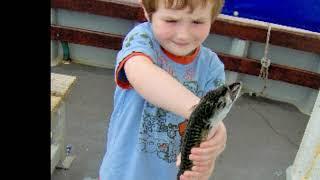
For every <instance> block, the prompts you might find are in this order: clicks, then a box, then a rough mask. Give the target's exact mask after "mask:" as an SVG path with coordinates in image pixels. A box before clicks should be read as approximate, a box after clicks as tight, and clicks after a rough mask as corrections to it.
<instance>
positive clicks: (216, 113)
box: [177, 82, 242, 180]
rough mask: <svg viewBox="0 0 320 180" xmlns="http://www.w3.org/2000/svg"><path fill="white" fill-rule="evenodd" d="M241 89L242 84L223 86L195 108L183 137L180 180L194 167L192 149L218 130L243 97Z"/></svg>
mask: <svg viewBox="0 0 320 180" xmlns="http://www.w3.org/2000/svg"><path fill="white" fill-rule="evenodd" d="M241 88H242V83H241V82H234V83H232V84H229V85H226V84H225V85H222V86H220V87H218V88H216V89H214V90H211V91H209V92H207V93H206V94H205V95H204V96H203V97H202V98H201V99H200V101H199V103H198V104H197V105H196V106H195V107H194V109H193V110H192V113H191V115H190V118H189V120H188V122H187V126H186V129H185V131H184V135H183V137H182V143H181V147H180V151H181V163H180V166H179V171H178V174H177V179H178V180H179V179H180V175H182V174H183V173H184V172H185V171H187V170H191V168H192V166H193V163H192V161H191V160H190V159H189V155H190V154H191V149H192V148H193V147H199V146H200V143H201V142H202V141H204V140H205V139H206V138H207V136H208V134H209V132H210V130H211V129H213V128H216V127H217V126H218V124H219V123H220V122H221V121H222V120H223V119H224V118H225V117H226V116H227V114H228V112H229V111H230V109H231V107H232V105H233V104H234V102H235V101H236V100H237V99H238V98H239V97H240V96H241V93H240V92H241Z"/></svg>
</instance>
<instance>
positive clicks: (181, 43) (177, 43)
mask: <svg viewBox="0 0 320 180" xmlns="http://www.w3.org/2000/svg"><path fill="white" fill-rule="evenodd" d="M173 43H174V44H176V45H177V46H188V45H189V43H185V42H174V41H173Z"/></svg>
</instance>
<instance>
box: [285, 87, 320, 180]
mask: <svg viewBox="0 0 320 180" xmlns="http://www.w3.org/2000/svg"><path fill="white" fill-rule="evenodd" d="M287 180H320V91H319V92H318V97H317V100H316V102H315V105H314V107H313V111H312V113H311V116H310V119H309V122H308V124H307V127H306V130H305V133H304V135H303V138H302V142H301V144H300V148H299V150H298V152H297V155H296V158H295V160H294V163H293V165H292V166H290V167H289V168H288V169H287Z"/></svg>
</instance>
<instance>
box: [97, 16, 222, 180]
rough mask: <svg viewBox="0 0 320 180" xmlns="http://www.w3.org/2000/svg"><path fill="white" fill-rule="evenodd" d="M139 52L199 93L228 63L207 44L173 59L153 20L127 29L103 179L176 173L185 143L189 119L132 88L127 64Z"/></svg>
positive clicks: (141, 179)
mask: <svg viewBox="0 0 320 180" xmlns="http://www.w3.org/2000/svg"><path fill="white" fill-rule="evenodd" d="M135 53H143V54H144V55H146V56H147V57H149V58H150V60H152V62H153V63H154V64H155V65H157V66H159V67H161V68H162V69H164V70H165V71H167V72H168V73H169V74H171V75H172V76H173V77H174V78H175V79H176V80H178V81H179V82H180V83H181V84H183V85H184V86H185V87H186V88H188V89H189V90H190V91H192V92H193V93H194V94H195V95H197V96H198V97H202V96H203V95H204V94H205V93H206V92H208V91H209V90H212V89H215V88H217V87H218V86H220V85H222V84H223V83H224V82H225V72H224V65H223V63H222V62H221V61H220V60H219V58H218V56H217V55H216V54H215V53H214V52H212V51H211V50H210V49H208V48H206V47H203V46H200V47H199V48H198V49H197V51H196V54H195V55H194V57H193V60H192V61H188V62H185V63H183V62H182V63H181V62H178V61H177V60H173V59H172V58H171V59H170V57H172V56H169V55H168V53H165V52H164V50H163V49H162V48H161V46H160V45H159V42H158V41H157V40H156V39H155V37H154V35H153V32H152V28H151V24H150V23H149V22H145V23H142V24H139V25H137V26H136V27H134V28H133V29H132V30H131V31H130V32H129V33H128V34H127V36H126V38H125V40H124V42H123V45H122V49H121V51H119V53H118V55H117V61H116V68H115V81H116V82H117V87H116V90H115V94H114V110H113V112H112V115H111V119H110V123H109V129H108V136H107V143H106V153H105V155H104V158H103V161H102V164H101V167H100V171H99V176H100V180H124V179H128V180H129V179H130V180H132V179H137V180H151V179H152V180H158V179H159V180H164V179H165V180H167V179H175V178H176V175H177V172H178V168H177V167H176V165H175V162H176V156H177V155H178V154H179V152H180V143H181V142H180V141H181V132H179V127H180V125H181V123H182V122H184V121H185V120H184V118H183V117H181V116H178V115H176V114H174V113H171V112H169V111H166V110H164V109H161V108H158V107H156V106H154V105H152V104H151V103H149V102H147V101H146V100H145V99H144V98H143V97H142V96H140V95H139V94H138V93H137V92H136V91H135V90H134V89H133V88H131V86H130V84H129V82H128V80H127V78H126V76H125V73H124V70H123V66H122V65H123V62H124V60H126V59H128V57H130V56H131V55H133V54H135ZM129 59H130V58H129ZM146 76H148V74H146Z"/></svg>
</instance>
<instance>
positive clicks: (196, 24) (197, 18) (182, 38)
mask: <svg viewBox="0 0 320 180" xmlns="http://www.w3.org/2000/svg"><path fill="white" fill-rule="evenodd" d="M212 7H213V4H212V3H208V4H207V5H206V6H205V7H201V6H200V5H199V6H198V7H197V8H195V9H194V11H193V12H192V13H190V8H189V7H187V8H185V9H182V10H175V9H167V8H166V7H165V4H164V1H159V5H158V9H157V10H156V12H154V13H153V15H152V17H151V18H152V29H153V32H154V35H155V37H156V38H157V40H158V41H159V43H160V45H161V46H162V47H163V48H164V49H165V50H167V51H169V52H171V53H173V54H174V55H177V56H185V55H188V54H190V53H192V52H193V51H194V50H195V49H196V48H197V47H199V46H200V44H201V43H202V42H203V41H204V40H205V39H206V38H207V36H208V35H209V32H210V27H211V23H212V20H211V10H212Z"/></svg>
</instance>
